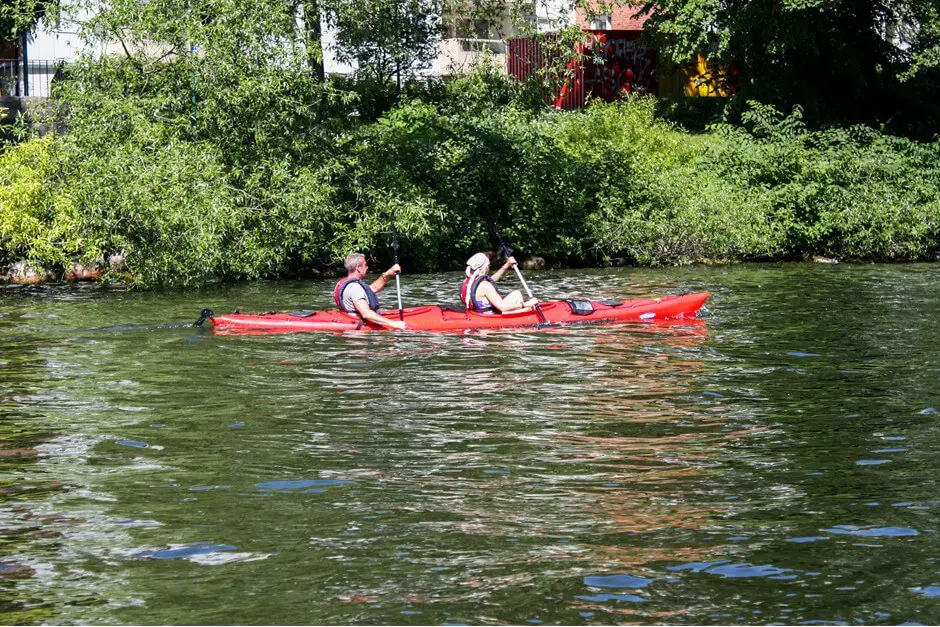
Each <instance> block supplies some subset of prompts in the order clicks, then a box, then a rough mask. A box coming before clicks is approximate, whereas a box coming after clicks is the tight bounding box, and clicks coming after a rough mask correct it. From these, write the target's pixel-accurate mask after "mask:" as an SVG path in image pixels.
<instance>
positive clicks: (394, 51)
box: [327, 0, 443, 83]
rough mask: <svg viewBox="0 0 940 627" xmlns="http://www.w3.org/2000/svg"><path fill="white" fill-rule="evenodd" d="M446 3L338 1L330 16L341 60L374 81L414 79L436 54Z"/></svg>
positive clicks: (333, 5) (375, 0)
mask: <svg viewBox="0 0 940 627" xmlns="http://www.w3.org/2000/svg"><path fill="white" fill-rule="evenodd" d="M442 7H443V3H441V2H437V1H434V0H370V1H369V2H363V1H362V0H334V1H333V2H332V3H331V5H330V9H329V12H328V14H327V15H328V21H329V23H331V24H332V25H333V26H334V27H335V28H336V40H337V44H336V45H335V50H336V56H337V59H338V60H339V61H342V62H344V63H351V64H354V67H356V68H357V73H359V74H363V75H365V76H368V77H370V78H372V79H373V80H378V81H381V82H385V81H392V80H396V79H397V81H398V82H399V83H400V82H401V79H402V78H403V77H404V78H405V79H406V80H407V79H409V78H412V77H414V76H415V75H416V74H417V73H419V72H420V71H421V70H424V69H426V68H427V67H428V66H429V65H430V63H431V62H432V61H433V59H434V58H435V57H436V56H437V41H438V39H437V38H438V35H439V34H440V33H441V29H442V21H441V19H440V15H441V11H442Z"/></svg>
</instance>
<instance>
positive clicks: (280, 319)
mask: <svg viewBox="0 0 940 627" xmlns="http://www.w3.org/2000/svg"><path fill="white" fill-rule="evenodd" d="M706 300H708V292H699V293H696V294H682V295H680V296H663V297H661V298H641V299H637V300H625V301H596V300H559V301H549V302H544V303H541V304H540V305H539V309H540V310H541V314H542V316H540V315H539V313H538V312H536V311H535V310H532V311H523V312H519V313H507V314H479V313H476V312H473V311H465V310H464V309H463V308H462V307H446V306H445V307H442V306H439V305H426V306H422V307H409V308H407V309H404V310H403V311H402V312H401V319H403V320H404V321H405V324H407V325H408V330H410V331H466V330H469V329H498V328H509V327H542V326H557V325H568V324H584V323H616V322H630V321H658V320H675V319H681V318H694V317H695V314H696V312H697V311H698V310H699V309H701V307H702V305H704V304H705V301H706ZM382 314H383V315H384V316H386V317H388V318H392V319H399V310H397V309H393V310H391V311H383V312H382ZM205 319H208V320H210V321H211V322H212V327H213V330H214V331H215V332H216V333H218V334H247V335H262V334H268V333H292V332H296V331H340V332H341V331H358V330H362V331H387V330H388V329H386V328H385V327H379V326H376V325H373V324H371V323H368V322H366V323H364V322H363V321H362V320H360V319H359V317H358V316H354V315H349V314H347V313H344V312H341V311H317V312H301V313H274V312H270V313H262V314H243V313H237V312H236V313H233V314H228V315H224V316H216V315H214V314H213V313H212V312H211V311H209V310H207V309H205V310H203V317H202V318H201V319H200V321H199V322H198V323H197V324H201V323H202V321H203V320H205Z"/></svg>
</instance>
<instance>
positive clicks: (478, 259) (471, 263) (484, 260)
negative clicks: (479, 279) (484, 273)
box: [467, 253, 490, 276]
mask: <svg viewBox="0 0 940 627" xmlns="http://www.w3.org/2000/svg"><path fill="white" fill-rule="evenodd" d="M489 263H490V258H489V257H487V256H486V255H485V254H484V253H477V254H475V255H474V256H473V257H470V258H469V259H467V276H470V274H471V273H472V272H479V271H480V270H482V269H483V268H484V267H486V266H487V265H489Z"/></svg>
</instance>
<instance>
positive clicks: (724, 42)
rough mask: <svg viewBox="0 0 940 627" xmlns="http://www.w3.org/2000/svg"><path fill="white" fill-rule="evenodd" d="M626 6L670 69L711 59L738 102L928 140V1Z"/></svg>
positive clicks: (663, 0) (670, 0)
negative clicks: (643, 18) (883, 127)
mask: <svg viewBox="0 0 940 627" xmlns="http://www.w3.org/2000/svg"><path fill="white" fill-rule="evenodd" d="M625 3H626V4H633V5H640V4H642V10H643V11H644V12H646V13H647V14H649V15H650V21H649V22H648V23H647V26H648V28H649V29H650V31H651V33H652V34H653V35H654V38H655V40H656V45H657V48H658V49H659V50H660V52H661V53H662V54H664V55H666V56H667V57H669V58H670V59H672V60H673V61H675V62H678V63H683V62H685V61H687V60H688V59H689V58H692V57H693V56H694V55H696V54H702V55H705V56H706V57H708V58H710V59H712V60H715V61H718V62H719V63H720V64H723V66H724V67H725V68H727V69H728V70H729V73H728V76H727V78H728V79H729V80H730V81H731V82H732V84H733V85H734V86H735V87H736V88H737V89H738V92H739V95H740V97H741V98H743V99H758V100H761V101H763V102H768V103H772V104H775V105H777V106H781V107H784V108H789V107H791V106H793V105H800V106H802V107H803V108H804V110H805V112H806V114H807V118H808V119H809V120H812V121H813V122H814V123H817V122H819V123H831V122H834V121H835V122H843V123H844V122H849V123H851V122H860V121H865V122H875V123H890V124H892V125H893V127H894V128H896V129H898V130H900V131H903V132H907V133H909V134H914V133H921V134H924V133H926V134H925V135H923V136H925V137H927V138H929V137H931V134H932V133H936V132H938V131H940V108H937V106H936V98H935V95H936V89H935V88H936V80H937V68H938V66H940V11H938V8H937V4H936V1H935V0H655V1H649V2H645V3H642V2H639V1H638V0H625ZM797 25H798V26H797ZM738 71H740V72H741V76H740V77H737V76H734V74H735V72H738ZM917 77H922V78H926V79H928V80H926V81H921V80H911V79H916V78H917ZM905 81H906V82H905ZM925 116H926V117H927V118H928V119H929V120H931V124H930V127H929V128H924V127H923V126H922V122H923V120H924V118H925Z"/></svg>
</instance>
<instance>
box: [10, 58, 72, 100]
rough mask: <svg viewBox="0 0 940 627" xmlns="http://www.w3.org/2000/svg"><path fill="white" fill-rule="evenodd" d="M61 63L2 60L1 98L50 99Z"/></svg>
mask: <svg viewBox="0 0 940 627" xmlns="http://www.w3.org/2000/svg"><path fill="white" fill-rule="evenodd" d="M61 69H62V62H61V61H47V60H43V59H37V60H32V59H30V60H29V61H27V62H26V63H23V60H22V59H0V98H8V97H32V98H48V97H49V96H51V95H52V83H53V80H55V78H56V75H57V73H58V72H59V71H60V70H61Z"/></svg>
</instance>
